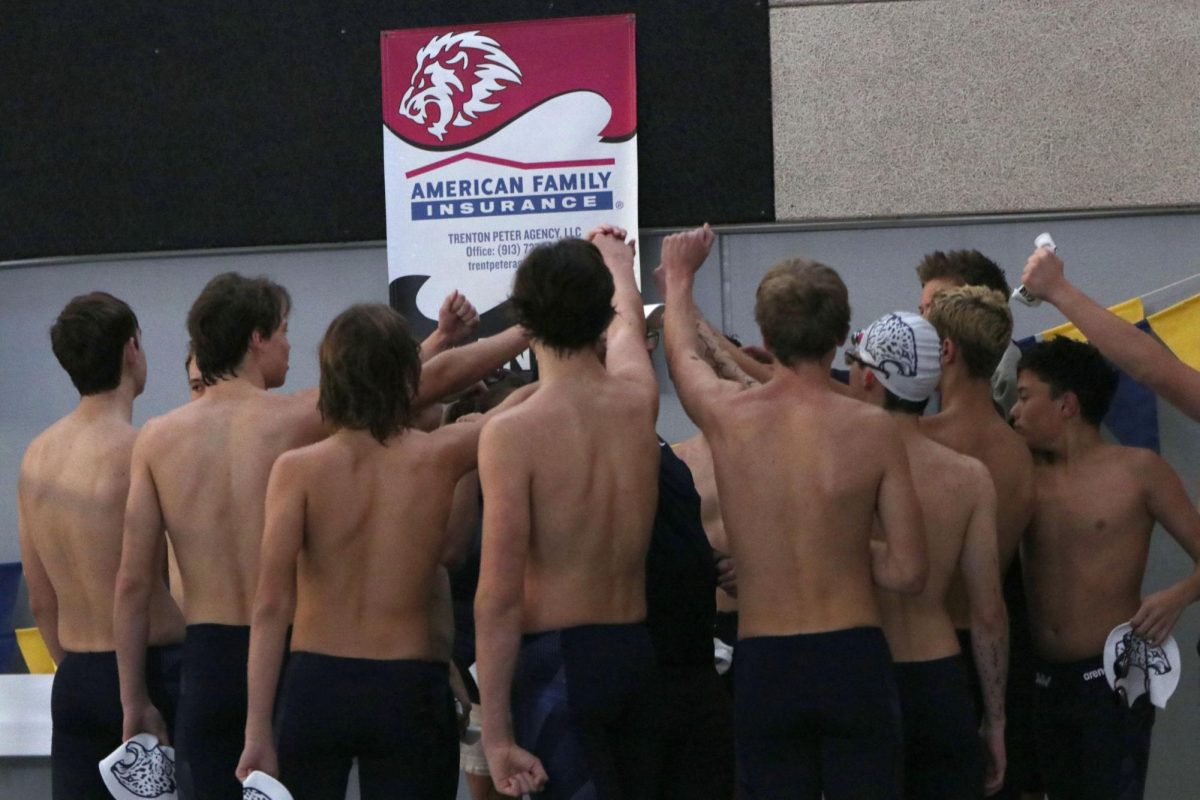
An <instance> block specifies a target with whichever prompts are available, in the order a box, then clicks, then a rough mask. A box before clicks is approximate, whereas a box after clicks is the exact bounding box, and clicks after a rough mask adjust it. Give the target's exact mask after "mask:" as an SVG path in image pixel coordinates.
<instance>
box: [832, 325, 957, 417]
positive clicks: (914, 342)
mask: <svg viewBox="0 0 1200 800" xmlns="http://www.w3.org/2000/svg"><path fill="white" fill-rule="evenodd" d="M849 355H850V356H851V357H852V358H855V359H858V360H859V361H861V362H862V363H863V364H864V365H865V366H868V367H870V368H872V369H873V370H874V371H875V374H876V376H877V377H878V378H879V382H880V383H882V384H883V385H884V387H885V388H886V389H887V390H888V391H890V392H891V393H892V394H894V395H896V396H897V397H899V398H900V399H902V400H909V401H913V402H921V401H922V400H928V399H929V397H930V396H931V395H932V394H933V391H934V389H936V388H937V384H938V379H939V378H940V377H941V374H942V366H941V340H940V339H939V338H938V335H937V331H936V330H934V327H933V325H931V324H929V323H928V322H927V321H926V320H924V319H923V318H921V317H920V316H919V315H917V314H913V313H912V312H909V311H893V312H892V313H890V314H884V315H883V316H882V317H880V318H879V319H877V320H875V321H874V322H872V323H871V324H870V325H868V326H867V327H866V329H864V330H861V331H858V332H857V333H855V334H854V336H853V337H852V339H851V347H850V352H849Z"/></svg>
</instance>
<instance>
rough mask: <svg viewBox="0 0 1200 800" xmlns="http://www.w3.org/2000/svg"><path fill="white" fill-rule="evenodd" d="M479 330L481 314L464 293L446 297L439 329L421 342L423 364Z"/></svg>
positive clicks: (440, 311) (452, 293) (440, 314)
mask: <svg viewBox="0 0 1200 800" xmlns="http://www.w3.org/2000/svg"><path fill="white" fill-rule="evenodd" d="M478 328H479V312H478V311H476V310H475V306H473V305H471V301H470V300H468V299H467V296H466V295H465V294H463V293H462V292H460V291H458V290H457V289H455V290H454V291H453V292H451V293H450V294H448V295H446V299H445V300H443V301H442V307H441V308H440V309H438V320H437V328H436V329H435V330H434V331H433V333H431V334H429V335H428V336H426V337H425V341H423V342H421V363H425V362H426V361H428V360H429V359H431V358H433V357H434V356H436V355H437V354H438V353H441V352H444V351H446V350H449V349H450V348H451V347H454V346H455V345H456V344H458V343H459V342H461V341H463V340H465V339H466V338H468V337H469V336H470V335H471V334H473V333H474V332H475V331H476V330H478Z"/></svg>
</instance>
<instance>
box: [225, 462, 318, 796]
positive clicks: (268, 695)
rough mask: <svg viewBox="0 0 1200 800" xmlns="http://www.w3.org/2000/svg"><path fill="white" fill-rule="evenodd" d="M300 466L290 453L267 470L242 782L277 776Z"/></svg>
mask: <svg viewBox="0 0 1200 800" xmlns="http://www.w3.org/2000/svg"><path fill="white" fill-rule="evenodd" d="M302 466H303V465H302V464H299V463H297V459H296V457H295V454H294V453H284V454H283V455H282V456H280V457H279V459H278V460H277V461H276V462H275V465H274V466H273V467H272V468H271V477H270V480H269V481H268V482H267V500H266V511H265V526H264V528H263V538H262V547H261V551H260V557H259V568H258V588H257V589H256V590H255V593H254V612H253V616H252V618H251V624H250V658H249V666H248V667H247V672H246V739H245V747H244V749H243V750H242V757H241V759H240V760H239V761H238V765H237V770H236V774H237V778H238V780H245V779H246V776H248V775H249V774H250V773H251V772H253V771H254V770H261V771H262V772H265V773H267V774H268V775H271V776H273V777H276V778H278V777H279V759H278V757H277V754H276V752H275V744H274V740H273V739H272V735H271V717H272V715H273V714H274V711H275V693H276V689H277V687H278V686H279V672H280V669H281V668H282V665H283V651H284V647H285V646H286V640H287V628H288V625H290V624H291V622H292V616H293V615H294V613H295V610H296V560H297V558H298V557H299V555H300V547H301V545H302V544H303V541H304V505H305V498H304V494H305V493H304V488H303V470H302Z"/></svg>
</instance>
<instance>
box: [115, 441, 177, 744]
mask: <svg viewBox="0 0 1200 800" xmlns="http://www.w3.org/2000/svg"><path fill="white" fill-rule="evenodd" d="M152 435H153V422H150V423H148V424H147V425H146V426H145V427H144V428H142V430H141V432H140V433H139V434H138V437H137V441H136V442H135V443H134V446H133V459H132V463H131V465H130V474H129V498H128V500H127V501H126V504H125V533H124V537H123V539H122V542H121V567H120V570H119V571H118V572H117V589H116V597H115V598H114V601H113V638H114V640H115V644H116V649H117V669H118V675H119V677H120V685H121V708H122V710H123V712H124V722H123V723H122V726H121V731H122V733H121V738H122V740H124V739H128V738H130V737H131V736H135V735H137V734H138V733H142V732H145V733H152V734H154V735H155V736H157V737H158V739H159V741H161V742H169V737H168V736H167V726H166V724H165V723H164V722H163V718H162V715H161V714H160V713H159V711H158V709H157V708H155V707H154V704H153V703H151V702H150V692H149V690H148V689H147V687H146V644H147V640H148V639H149V636H150V599H151V595H152V592H153V590H154V581H157V580H161V579H162V575H161V572H160V569H159V567H160V563H159V560H158V559H159V551H160V550H161V549H162V546H163V517H162V509H161V507H160V506H159V500H158V489H157V488H156V487H155V485H154V476H153V474H152V473H151V471H150V464H149V462H148V454H149V451H150V450H151V448H152V446H153V445H152V444H151V437H152Z"/></svg>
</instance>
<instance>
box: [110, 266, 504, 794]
mask: <svg viewBox="0 0 1200 800" xmlns="http://www.w3.org/2000/svg"><path fill="white" fill-rule="evenodd" d="M290 305H291V303H290V298H289V297H288V294H287V292H286V290H284V289H283V287H281V286H279V285H278V284H275V283H273V282H272V281H269V280H267V279H265V278H256V279H249V278H245V277H243V276H240V275H237V274H235V273H225V274H223V275H218V276H217V277H215V278H213V279H212V280H211V281H210V282H209V283H208V285H207V286H206V287H205V288H204V290H203V291H202V292H201V294H200V296H199V297H198V298H197V300H196V302H195V303H194V304H193V306H192V309H191V311H190V312H189V314H188V333H189V336H190V339H191V341H192V344H193V345H194V347H195V352H196V361H197V363H198V365H199V367H200V372H201V375H202V376H203V378H204V382H205V384H206V385H207V388H206V390H205V393H204V396H203V397H201V398H200V399H198V400H195V401H193V402H191V403H187V404H186V405H184V406H181V407H180V408H177V409H175V410H174V411H171V412H169V413H168V414H165V415H163V416H162V417H158V418H155V419H152V420H150V421H149V422H148V423H147V424H146V426H145V427H144V428H143V429H142V431H141V433H140V434H139V435H138V440H137V444H136V446H135V447H134V453H133V470H132V476H131V485H130V491H129V502H128V505H127V508H126V514H125V535H124V546H123V554H122V561H121V569H120V574H119V576H118V580H117V595H116V607H115V618H116V622H115V624H116V630H115V634H116V638H117V653H118V659H119V662H120V666H121V698H122V705H123V707H124V710H125V723H124V732H125V735H126V736H131V735H133V734H136V733H138V732H140V731H148V732H151V733H155V734H156V735H159V736H160V738H163V735H165V731H164V729H163V726H162V723H161V719H160V717H159V713H158V710H157V709H156V708H155V707H154V705H153V704H152V703H151V702H150V698H149V697H148V696H147V694H146V690H145V679H144V668H143V662H142V659H141V652H142V651H143V649H144V647H145V638H146V630H147V627H146V607H147V598H148V596H149V587H150V586H151V584H152V583H153V581H154V576H155V565H154V553H155V552H157V550H158V548H159V547H160V545H161V542H162V540H163V533H164V529H166V530H167V531H169V536H170V539H171V543H172V545H173V546H174V548H175V554H176V557H177V559H178V562H179V568H180V572H181V574H182V579H183V580H182V583H183V590H184V596H185V597H186V598H187V621H188V634H187V638H186V639H185V643H184V663H185V665H186V668H185V670H184V678H183V691H182V697H181V700H180V715H179V724H178V725H177V730H176V737H175V738H176V741H175V745H176V749H177V754H178V763H177V773H176V776H177V780H178V782H179V786H180V792H181V796H182V797H183V798H185V800H190V798H192V797H212V796H222V795H228V796H234V795H231V793H234V792H240V787H239V786H238V783H237V781H236V779H235V778H234V774H233V773H234V768H235V766H236V765H237V759H238V755H239V753H240V752H241V749H242V736H243V731H244V727H245V691H246V689H245V686H246V659H247V650H248V646H249V627H248V626H249V622H250V611H251V604H252V602H253V598H254V589H255V584H256V581H257V577H258V565H259V545H260V542H261V538H262V531H263V519H264V497H265V495H266V488H267V478H268V476H269V474H270V470H271V466H272V464H274V462H275V459H276V458H278V457H279V455H281V454H282V453H284V452H286V451H288V450H291V449H293V448H296V447H301V446H304V445H307V444H311V443H313V442H315V441H317V440H319V439H321V438H324V436H325V435H326V433H327V431H326V429H325V426H324V425H323V424H322V421H321V417H320V414H319V413H318V411H317V407H316V402H315V400H316V398H315V396H314V395H315V392H313V391H311V390H310V391H308V392H303V393H300V394H297V395H283V394H276V393H273V392H270V391H268V390H270V389H273V388H276V387H279V386H281V385H283V382H284V378H285V376H286V374H287V369H288V355H289V351H290V346H289V344H288V341H287V317H288V312H289V310H290ZM524 346H525V342H524V337H523V335H522V334H521V333H520V332H519V331H515V330H510V331H507V332H505V333H502V334H500V335H498V336H495V337H492V338H491V339H488V340H483V341H480V342H477V343H476V344H473V345H469V346H466V347H461V348H457V349H455V350H452V351H450V352H447V353H444V354H442V355H440V356H438V357H436V358H434V359H432V360H431V361H430V363H429V365H428V367H427V369H426V370H424V371H423V373H422V383H421V387H420V391H419V393H418V396H417V400H416V401H415V403H414V405H416V406H418V407H423V406H424V405H427V404H428V403H429V402H430V401H431V400H433V399H436V398H438V397H441V396H442V395H444V394H447V393H449V392H452V391H455V390H458V389H461V388H465V387H467V386H469V385H471V384H472V383H473V382H474V381H476V380H478V379H479V378H480V377H482V376H483V375H484V374H486V372H487V371H488V370H489V369H491V368H494V366H496V365H497V364H499V363H502V362H503V361H504V360H505V359H507V358H511V357H512V356H513V355H515V354H516V353H518V352H520V350H521V349H523V348H524ZM183 454H186V457H184V455H183ZM216 698H220V701H219V702H213V701H214V699H216Z"/></svg>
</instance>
